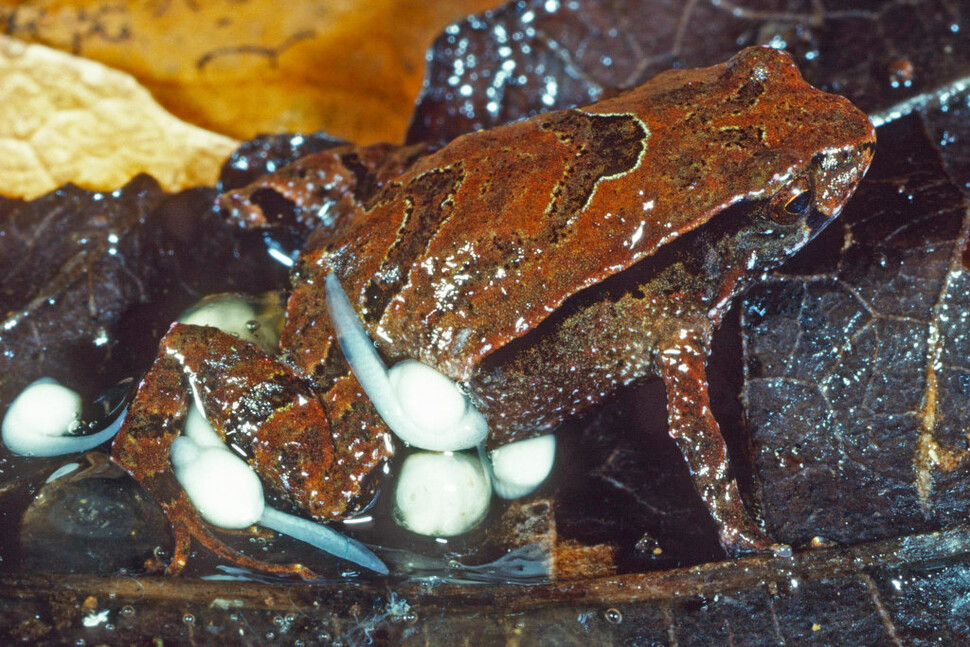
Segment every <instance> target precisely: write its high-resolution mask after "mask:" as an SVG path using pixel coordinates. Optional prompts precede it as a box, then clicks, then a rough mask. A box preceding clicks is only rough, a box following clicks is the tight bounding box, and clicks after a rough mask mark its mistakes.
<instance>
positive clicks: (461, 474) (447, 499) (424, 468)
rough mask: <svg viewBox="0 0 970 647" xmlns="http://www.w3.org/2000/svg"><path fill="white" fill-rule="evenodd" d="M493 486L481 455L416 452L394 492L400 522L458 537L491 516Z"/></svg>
mask: <svg viewBox="0 0 970 647" xmlns="http://www.w3.org/2000/svg"><path fill="white" fill-rule="evenodd" d="M491 498H492V488H491V484H490V483H489V478H488V473H487V471H486V470H485V468H484V466H483V465H482V464H481V461H479V460H478V458H477V457H475V456H470V455H468V454H464V453H452V452H443V453H438V452H416V453H414V454H411V455H410V456H408V457H407V458H406V459H405V460H404V464H403V465H402V466H401V473H400V474H399V475H398V478H397V487H396V489H395V491H394V515H395V518H396V520H397V522H398V523H399V524H400V525H402V526H404V527H405V528H407V529H408V530H410V531H411V532H415V533H417V534H419V535H427V536H429V537H453V536H455V535H460V534H463V533H466V532H468V531H469V530H471V529H472V528H474V527H475V526H477V525H478V524H479V522H481V520H482V519H484V518H485V514H486V513H487V512H488V506H489V502H490V500H491Z"/></svg>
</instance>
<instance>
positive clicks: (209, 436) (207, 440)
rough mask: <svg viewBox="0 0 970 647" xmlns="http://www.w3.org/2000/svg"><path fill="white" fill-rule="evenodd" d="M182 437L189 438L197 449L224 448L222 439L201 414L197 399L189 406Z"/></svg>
mask: <svg viewBox="0 0 970 647" xmlns="http://www.w3.org/2000/svg"><path fill="white" fill-rule="evenodd" d="M182 435H183V436H185V437H186V438H190V439H191V440H192V442H194V443H195V444H196V445H198V446H199V447H222V448H223V449H225V448H226V443H225V442H223V440H222V437H221V436H220V435H219V434H218V433H217V432H216V430H215V429H213V428H212V424H211V423H210V422H209V419H208V418H206V417H205V414H204V413H203V412H202V407H201V405H200V404H199V400H198V399H197V398H193V404H192V405H191V406H189V410H188V414H187V415H186V417H185V428H184V429H183V430H182Z"/></svg>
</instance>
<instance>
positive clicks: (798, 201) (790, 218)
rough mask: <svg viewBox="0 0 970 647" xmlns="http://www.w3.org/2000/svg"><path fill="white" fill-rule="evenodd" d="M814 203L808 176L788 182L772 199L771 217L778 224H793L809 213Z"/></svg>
mask: <svg viewBox="0 0 970 647" xmlns="http://www.w3.org/2000/svg"><path fill="white" fill-rule="evenodd" d="M814 204H815V191H814V190H813V188H812V180H811V177H810V176H807V175H803V176H801V177H799V178H796V179H794V180H792V181H791V182H789V183H788V184H787V185H786V186H785V187H784V188H782V189H781V191H779V192H778V193H777V194H776V195H775V198H774V200H772V205H771V209H770V210H769V211H770V213H771V217H772V219H773V220H775V221H776V222H778V223H780V224H794V223H796V222H798V221H800V220H802V219H804V218H805V217H807V216H808V215H809V213H810V212H811V209H812V206H813V205H814Z"/></svg>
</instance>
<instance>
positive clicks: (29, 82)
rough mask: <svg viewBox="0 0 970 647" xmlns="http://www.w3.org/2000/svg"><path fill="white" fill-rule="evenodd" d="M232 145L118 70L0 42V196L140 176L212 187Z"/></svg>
mask: <svg viewBox="0 0 970 647" xmlns="http://www.w3.org/2000/svg"><path fill="white" fill-rule="evenodd" d="M235 146H236V142H235V141H234V140H232V139H230V138H229V137H225V136H222V135H218V134H215V133H211V132H208V131H206V130H203V129H201V128H198V127H196V126H192V125H190V124H187V123H185V122H183V121H181V120H179V119H177V118H175V117H173V116H172V115H171V114H169V113H168V112H167V111H165V110H164V109H163V108H162V107H161V106H159V105H158V103H157V102H156V101H155V100H154V99H153V98H152V96H151V95H150V94H149V93H148V91H147V90H145V89H144V88H143V87H141V86H140V85H139V84H138V82H137V81H135V80H134V79H133V78H132V77H130V76H129V75H127V74H125V73H123V72H119V71H117V70H112V69H110V68H107V67H105V66H104V65H102V64H100V63H96V62H94V61H90V60H86V59H82V58H79V57H76V56H71V55H69V54H64V53H62V52H59V51H57V50H53V49H50V48H47V47H44V46H42V45H29V44H26V43H24V42H22V41H19V40H16V39H12V38H9V37H6V36H0V194H3V195H6V196H12V197H24V198H32V197H35V196H38V195H41V194H43V193H46V192H47V191H50V190H51V189H54V188H56V187H57V186H60V185H61V184H64V183H65V182H73V183H75V184H78V185H80V186H82V187H85V188H89V189H94V190H110V189H114V188H116V187H119V186H121V185H122V184H124V183H125V182H127V181H128V179H130V178H131V177H132V176H134V175H136V174H138V173H142V172H144V173H149V174H151V175H153V176H154V177H155V178H156V179H157V180H158V181H159V182H160V183H161V184H162V186H163V187H165V188H166V189H167V190H170V191H176V190H179V189H182V188H186V187H189V186H196V185H200V184H212V183H213V182H215V180H216V178H217V177H218V173H219V167H220V165H221V164H222V161H223V160H224V159H225V158H226V156H227V155H228V154H229V153H230V152H231V151H232V150H233V148H234V147H235Z"/></svg>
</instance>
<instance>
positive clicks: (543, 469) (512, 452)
mask: <svg viewBox="0 0 970 647" xmlns="http://www.w3.org/2000/svg"><path fill="white" fill-rule="evenodd" d="M490 457H491V461H492V479H493V480H492V487H493V488H494V489H495V494H497V495H499V496H500V497H502V498H503V499H518V498H521V497H524V496H525V495H527V494H529V493H530V492H532V491H533V490H535V489H536V488H537V487H539V485H541V484H542V482H543V481H545V480H546V477H548V476H549V473H550V472H551V471H552V464H553V462H554V461H555V459H556V437H555V436H554V435H552V434H547V435H545V436H537V437H535V438H529V439H528V440H518V441H515V442H513V443H509V444H508V445H502V446H501V447H497V448H495V449H493V450H492V451H491V453H490Z"/></svg>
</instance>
